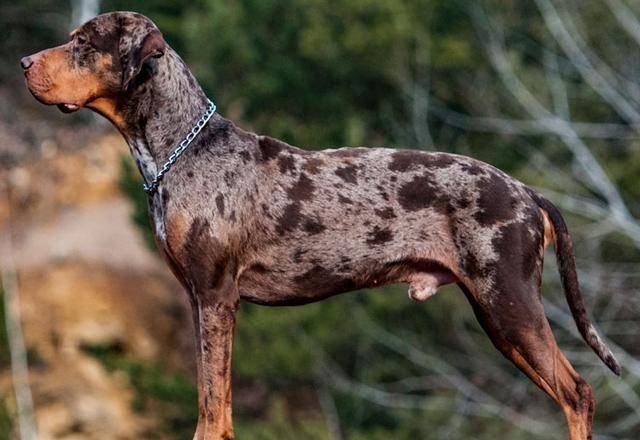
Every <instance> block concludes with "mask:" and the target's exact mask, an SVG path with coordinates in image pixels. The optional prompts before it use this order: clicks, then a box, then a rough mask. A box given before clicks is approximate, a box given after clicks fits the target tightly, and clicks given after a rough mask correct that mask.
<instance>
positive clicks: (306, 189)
mask: <svg viewBox="0 0 640 440" xmlns="http://www.w3.org/2000/svg"><path fill="white" fill-rule="evenodd" d="M314 189H315V187H314V185H313V182H312V181H311V179H309V178H308V177H307V175H306V174H304V173H302V174H300V178H299V179H298V181H297V182H296V183H295V184H294V185H293V186H292V187H290V188H289V189H288V190H287V195H288V196H289V198H290V199H291V200H293V201H295V202H302V201H307V200H311V199H312V198H313V191H314Z"/></svg>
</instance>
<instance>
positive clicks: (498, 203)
mask: <svg viewBox="0 0 640 440" xmlns="http://www.w3.org/2000/svg"><path fill="white" fill-rule="evenodd" d="M478 190H479V192H480V197H479V198H478V208H480V209H479V210H478V211H477V212H476V213H475V215H474V218H475V219H476V221H477V222H478V223H480V224H481V225H483V226H491V225H493V224H495V223H497V222H500V221H503V220H507V219H509V218H511V217H512V216H513V212H514V208H515V204H516V203H517V200H516V199H515V198H514V197H513V193H512V191H511V189H510V188H509V186H508V185H507V183H506V182H505V180H504V178H503V177H502V176H500V175H499V174H497V173H491V176H490V177H489V178H488V179H484V180H483V183H482V184H480V185H478Z"/></svg>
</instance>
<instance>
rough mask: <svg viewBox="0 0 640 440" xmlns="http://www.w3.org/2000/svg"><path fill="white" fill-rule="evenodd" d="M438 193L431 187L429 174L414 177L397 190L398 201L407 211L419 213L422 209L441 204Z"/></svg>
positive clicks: (431, 182)
mask: <svg viewBox="0 0 640 440" xmlns="http://www.w3.org/2000/svg"><path fill="white" fill-rule="evenodd" d="M439 197H441V196H440V195H439V194H438V191H437V190H436V189H435V188H434V187H433V181H432V178H431V175H430V174H429V173H425V174H423V175H421V176H415V177H414V178H413V179H412V180H411V181H409V182H407V183H405V184H404V185H403V186H401V187H400V189H399V190H398V201H399V202H400V205H401V206H402V207H403V208H404V209H405V210H407V211H411V212H413V211H419V210H421V209H424V208H429V207H432V206H438V205H440V204H441V203H440V202H441V199H439Z"/></svg>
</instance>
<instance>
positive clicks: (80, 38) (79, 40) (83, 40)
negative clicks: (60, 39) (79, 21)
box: [76, 34, 87, 44]
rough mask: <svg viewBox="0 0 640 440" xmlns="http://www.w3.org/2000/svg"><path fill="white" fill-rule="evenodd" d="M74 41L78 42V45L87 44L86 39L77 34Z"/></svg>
mask: <svg viewBox="0 0 640 440" xmlns="http://www.w3.org/2000/svg"><path fill="white" fill-rule="evenodd" d="M76 41H77V42H78V44H86V43H87V37H86V36H84V35H82V34H77V35H76Z"/></svg>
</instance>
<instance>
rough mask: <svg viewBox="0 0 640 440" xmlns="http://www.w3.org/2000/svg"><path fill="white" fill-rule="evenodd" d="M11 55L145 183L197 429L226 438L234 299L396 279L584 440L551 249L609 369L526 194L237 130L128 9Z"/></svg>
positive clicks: (396, 154)
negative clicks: (483, 341) (551, 289)
mask: <svg viewBox="0 0 640 440" xmlns="http://www.w3.org/2000/svg"><path fill="white" fill-rule="evenodd" d="M21 64H22V68H23V69H24V74H25V77H26V82H27V85H28V88H29V90H30V91H31V93H32V94H33V95H34V96H35V97H36V98H37V99H38V100H39V101H41V102H42V103H44V104H55V105H57V106H58V107H59V108H60V109H61V110H62V111H64V112H71V111H75V110H78V109H80V108H83V107H86V108H89V109H91V110H93V111H95V112H97V113H99V114H101V115H102V116H104V117H105V118H107V119H108V120H109V121H111V122H112V123H113V124H114V125H115V126H116V127H117V129H118V130H119V131H120V133H122V135H123V136H124V138H125V139H126V141H127V143H128V145H129V147H130V149H131V153H132V154H133V157H134V159H135V161H136V163H137V165H138V168H139V170H140V172H141V173H142V176H143V177H144V179H145V181H146V182H147V186H146V189H147V192H148V202H149V212H150V216H151V219H152V225H153V227H154V233H155V237H156V241H157V244H158V247H159V248H160V250H161V252H162V254H163V255H164V258H165V259H166V261H167V263H168V265H169V266H170V268H171V270H172V271H173V273H174V274H175V276H176V277H177V278H178V279H179V280H180V282H181V283H182V285H183V286H184V288H185V289H186V291H187V293H188V296H189V298H190V302H191V306H192V309H193V321H194V324H195V330H196V344H197V358H198V391H199V399H198V400H199V420H198V425H197V428H196V434H195V437H194V438H195V439H231V438H233V437H234V433H233V425H232V420H231V382H230V378H231V373H230V370H231V346H232V342H233V331H234V325H235V315H236V311H237V309H238V304H239V301H240V299H243V300H245V301H249V302H252V303H257V304H263V305H267V306H280V305H296V304H306V303H310V302H314V301H320V300H322V299H325V298H328V297H330V296H332V295H336V294H339V293H343V292H348V291H353V290H357V289H364V288H371V287H379V286H384V285H388V284H395V283H405V284H407V285H408V291H409V296H410V297H411V298H413V299H414V300H416V301H424V300H425V299H427V298H429V297H430V296H431V295H433V294H435V293H436V290H437V289H438V287H440V286H442V285H445V284H450V283H457V284H458V286H459V287H460V288H461V290H462V291H463V292H464V294H465V295H466V297H467V299H468V300H469V301H470V303H471V304H472V306H473V310H474V312H475V314H476V316H477V318H478V320H479V321H480V324H481V325H482V327H483V328H484V330H485V331H486V333H487V334H488V335H489V337H490V338H491V341H492V342H493V344H494V345H495V346H496V347H497V348H498V350H499V351H500V352H501V353H502V354H503V355H504V356H506V357H507V358H508V359H510V360H511V361H512V362H513V363H514V364H515V365H516V366H518V368H520V369H521V370H522V372H524V373H525V374H526V375H527V376H528V377H529V378H530V379H531V380H532V381H533V382H535V384H536V385H538V386H539V387H540V388H541V389H542V390H543V391H545V392H546V393H547V394H548V395H549V396H551V398H553V399H554V400H555V401H556V402H557V403H558V405H559V406H560V407H561V408H562V411H563V412H564V414H565V416H566V419H567V423H568V427H569V438H570V439H571V440H584V439H588V438H591V435H592V417H593V412H594V406H595V399H594V395H593V392H592V390H591V387H590V386H589V385H588V384H587V383H586V382H585V381H584V380H583V379H582V378H581V377H580V375H579V374H578V373H577V372H576V371H575V369H574V368H573V367H572V366H571V364H570V363H569V361H568V360H567V358H566V357H565V356H564V355H563V353H562V352H561V351H560V349H559V348H558V346H557V344H556V341H555V339H554V336H553V334H552V332H551V328H550V327H549V323H548V321H547V319H546V317H545V314H544V310H543V306H542V303H541V300H540V284H541V276H542V266H543V265H542V261H543V256H544V251H545V249H546V247H547V246H548V245H549V244H553V246H554V248H555V251H556V259H557V262H558V267H559V271H560V274H561V278H562V284H563V287H564V291H565V294H566V298H567V301H568V303H569V307H570V309H571V312H572V314H573V317H574V319H575V322H576V325H577V327H578V329H579V331H580V333H581V334H582V336H583V338H584V340H585V341H586V342H587V343H588V344H589V346H591V348H592V349H593V350H594V351H595V352H596V354H597V355H598V356H599V357H600V358H601V359H602V360H603V361H604V363H605V364H606V365H607V366H608V367H609V368H610V369H611V370H613V371H614V372H615V373H616V374H620V366H619V365H618V363H617V362H616V360H615V359H614V357H613V355H612V353H611V352H610V350H609V349H608V348H607V347H606V346H605V344H604V343H603V341H602V340H601V339H600V337H599V336H598V334H597V333H596V331H595V329H594V327H593V325H592V324H591V322H590V320H589V318H588V316H587V313H586V310H585V306H584V304H583V301H582V298H581V295H580V290H579V286H578V278H577V275H576V268H575V261H574V255H573V251H572V243H571V238H570V236H569V232H568V230H567V226H566V225H565V222H564V221H563V219H562V216H561V215H560V212H559V211H558V209H557V208H556V207H555V206H553V205H552V204H551V203H550V202H549V201H548V200H547V199H545V198H544V197H542V196H541V195H540V194H538V193H537V192H536V191H534V190H532V189H531V188H529V187H527V186H526V185H524V184H522V183H521V182H519V181H517V180H515V179H514V178H512V177H509V176H508V175H506V174H505V173H503V172H501V171H500V170H498V169H496V168H494V167H492V166H490V165H488V164H486V163H483V162H479V161H477V160H474V159H471V158H469V157H465V156H458V155H454V154H445V153H429V152H422V151H412V150H401V149H386V148H340V149H334V150H324V151H306V150H302V149H300V148H296V147H294V146H291V145H288V144H286V143H284V142H281V141H279V140H277V139H273V138H270V137H268V136H260V135H256V134H253V133H249V132H246V131H243V130H242V129H240V128H238V127H237V126H235V125H234V124H233V123H232V122H231V121H229V120H228V119H225V118H224V117H222V116H221V115H219V114H217V113H214V112H213V111H212V104H211V103H210V102H209V100H208V99H207V97H206V96H205V94H204V92H203V91H202V89H201V88H200V86H199V85H198V82H197V81H196V79H195V78H194V76H193V75H192V74H191V72H190V71H189V69H188V68H187V66H186V65H185V63H184V62H183V61H182V59H180V57H179V56H178V55H177V54H176V53H175V52H174V51H173V50H172V49H171V48H170V47H169V46H168V45H167V44H166V42H165V41H164V39H163V37H162V34H161V32H160V31H159V30H158V28H157V27H156V26H155V25H154V24H153V22H152V21H151V20H149V19H148V18H146V17H144V16H142V15H139V14H136V13H131V12H113V13H108V14H103V15H100V16H98V17H96V18H94V19H92V20H91V21H89V22H87V23H85V24H84V25H82V26H81V27H79V28H77V29H76V30H74V31H73V32H72V33H71V35H70V41H69V42H67V43H66V44H63V45H61V46H58V47H54V48H52V49H47V50H44V51H42V52H39V53H36V54H34V55H31V56H28V57H25V58H23V59H22V60H21ZM197 129H201V131H200V132H199V133H197V134H196V135H195V136H194V135H193V134H192V135H190V136H189V140H190V141H191V142H190V144H189V145H187V148H186V149H183V152H182V153H181V154H180V153H178V154H177V155H174V157H173V159H174V160H173V161H172V162H171V163H170V164H169V165H168V169H164V172H161V171H163V167H164V164H165V162H166V161H167V160H168V159H169V158H170V157H171V155H172V153H173V152H174V149H175V148H176V146H177V145H179V144H180V143H181V142H182V141H183V139H184V138H185V136H186V135H187V134H188V133H192V132H196V131H197ZM185 143H186V141H185V142H183V146H184V145H185ZM176 156H177V159H176ZM165 168H166V167H165ZM159 173H160V174H161V175H160V176H159Z"/></svg>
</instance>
